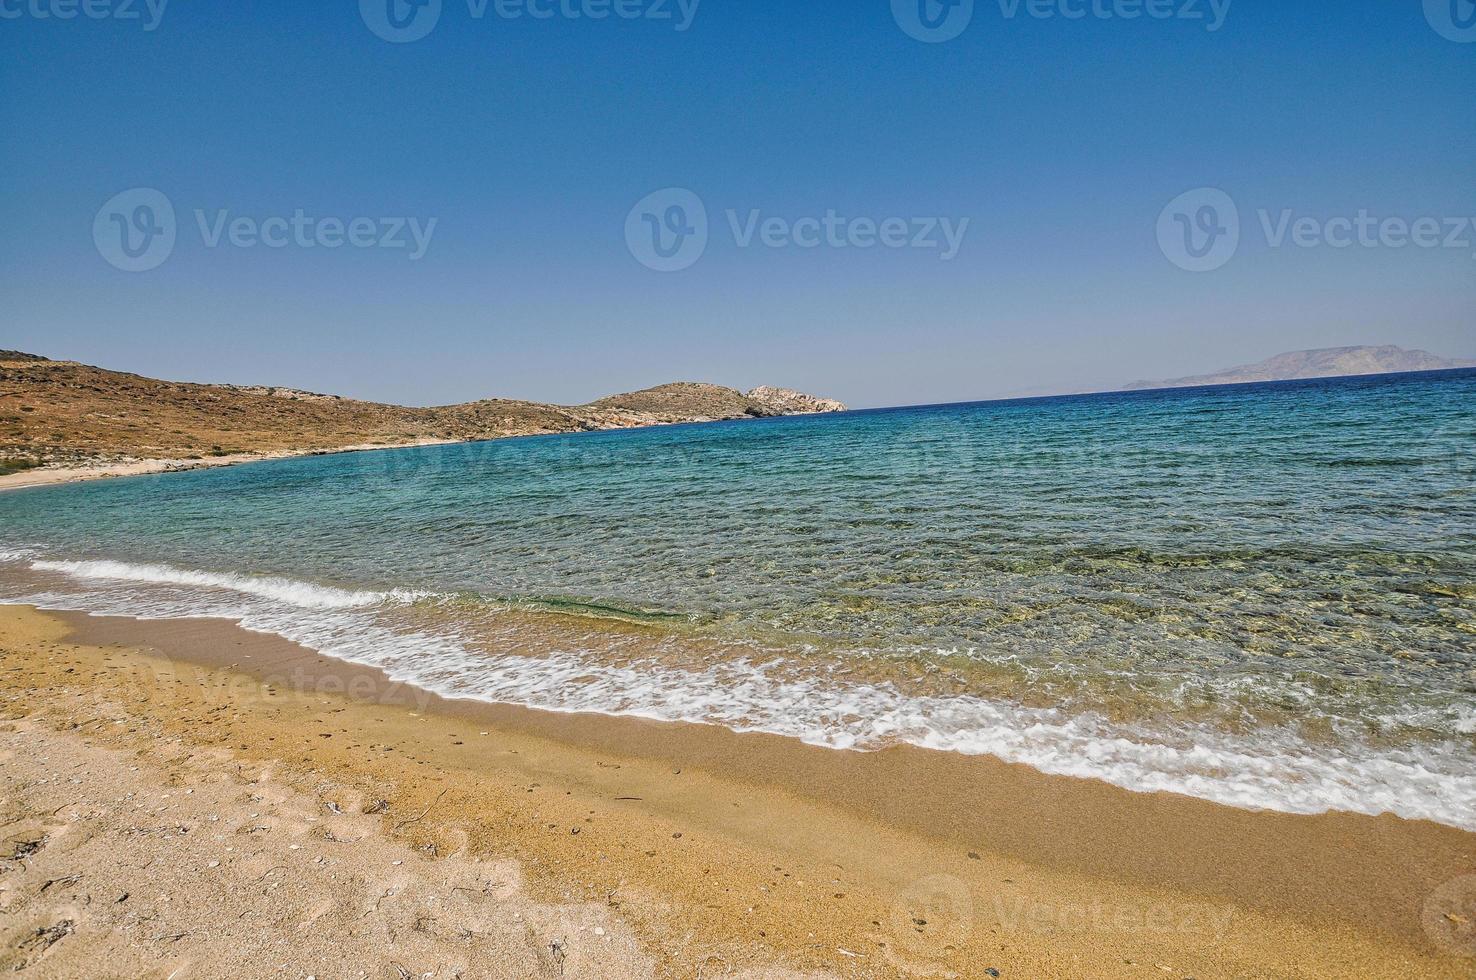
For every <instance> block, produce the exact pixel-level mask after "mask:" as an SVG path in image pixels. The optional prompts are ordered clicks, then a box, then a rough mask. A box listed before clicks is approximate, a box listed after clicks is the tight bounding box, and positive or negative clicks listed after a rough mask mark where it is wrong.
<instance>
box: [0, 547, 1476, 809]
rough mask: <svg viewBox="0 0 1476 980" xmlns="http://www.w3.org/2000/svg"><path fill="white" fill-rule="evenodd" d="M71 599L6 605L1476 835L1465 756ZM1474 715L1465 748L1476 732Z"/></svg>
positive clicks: (151, 577)
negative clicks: (234, 632) (167, 623)
mask: <svg viewBox="0 0 1476 980" xmlns="http://www.w3.org/2000/svg"><path fill="white" fill-rule="evenodd" d="M31 567H32V568H33V569H35V570H37V571H43V572H50V573H59V574H61V575H63V576H65V579H64V580H63V582H62V583H61V585H62V587H60V588H50V587H44V586H43V588H42V589H41V590H39V591H38V590H35V589H30V590H22V591H21V592H19V593H17V592H15V590H14V588H13V587H12V588H11V589H9V590H7V592H6V594H5V595H4V597H3V598H4V601H10V602H27V603H31V604H35V605H39V606H43V607H48V608H69V609H81V610H85V611H88V612H93V613H97V614H102V615H126V616H135V617H141V618H189V617H197V616H220V617H226V618H231V619H236V620H239V621H240V622H241V625H242V626H244V627H246V628H247V629H251V630H255V631H258V632H263V633H272V634H276V635H280V636H282V637H285V638H287V639H289V640H292V641H294V642H296V643H300V644H302V645H304V646H307V647H310V648H313V649H315V650H319V651H321V652H322V653H324V654H327V655H329V656H333V657H337V658H339V659H342V660H346V661H351V662H354V663H359V664H364V665H368V666H372V667H376V668H378V669H380V670H382V671H384V672H385V673H386V674H387V675H388V676H389V677H390V678H391V679H392V680H395V681H399V682H403V683H407V684H411V685H414V686H417V687H420V688H423V689H425V690H428V691H431V692H434V693H436V694H439V695H443V696H446V697H454V698H472V699H478V700H483V701H495V702H507V703H514V704H522V705H527V706H530V707H535V708H542V709H545V710H553V711H569V712H576V711H577V712H599V713H604V714H613V715H630V716H638V717H643V718H651V719H657V720H663V721H685V722H699V723H708V724H717V725H723V726H725V727H728V728H731V729H733V730H736V731H757V732H768V733H771V734H776V735H784V736H789V737H792V738H796V739H800V740H802V741H804V742H807V743H811V744H815V745H822V746H828V747H832V748H849V749H874V748H879V747H882V746H885V745H889V744H896V743H899V742H904V743H911V744H914V745H918V746H923V747H926V748H932V749H939V750H945V751H952V752H959V753H963V754H970V755H986V754H987V755H992V756H995V757H998V758H1000V759H1003V760H1005V761H1008V762H1018V763H1024V764H1027V765H1030V766H1033V767H1034V768H1036V769H1039V770H1041V771H1043V772H1047V773H1053V774H1059V775H1069V776H1080V777H1086V778H1092V779H1098V780H1102V781H1105V782H1108V783H1112V784H1114V785H1117V786H1121V787H1124V788H1127V789H1131V790H1138V791H1145V792H1151V791H1159V790H1162V791H1169V792H1175V793H1182V794H1187V795H1190V796H1196V797H1201V798H1203V799H1207V800H1213V801H1215V802H1218V803H1223V804H1228V805H1231V806H1237V807H1244V808H1251V809H1273V810H1281V811H1287V812H1293V813H1320V812H1325V811H1327V810H1347V811H1353V812H1359V813H1369V814H1377V813H1382V812H1385V811H1387V812H1392V813H1395V814H1398V815H1399V816H1403V817H1407V818H1411V819H1429V820H1434V821H1438V822H1441V823H1445V824H1449V825H1451V826H1455V827H1462V828H1465V829H1469V830H1476V754H1473V752H1472V746H1471V745H1470V740H1469V739H1465V740H1462V739H1460V738H1454V739H1452V740H1450V741H1447V742H1439V743H1433V744H1427V745H1424V746H1422V747H1420V748H1418V749H1405V750H1397V751H1396V750H1390V749H1379V748H1374V747H1372V746H1368V745H1364V744H1361V743H1356V742H1350V743H1347V744H1344V745H1342V746H1341V747H1339V748H1333V747H1330V746H1326V745H1313V744H1311V743H1309V742H1307V741H1305V740H1304V739H1302V738H1300V737H1299V736H1297V735H1296V734H1295V733H1293V732H1291V731H1269V730H1268V731H1262V732H1259V733H1256V734H1254V735H1231V734H1227V733H1225V732H1221V731H1216V730H1212V729H1208V728H1198V727H1194V726H1191V725H1188V724H1183V723H1177V722H1174V721H1172V720H1165V721H1164V722H1163V723H1162V724H1161V725H1160V726H1158V727H1155V728H1153V729H1151V730H1150V729H1148V728H1146V727H1142V726H1138V727H1129V726H1123V725H1118V724H1113V723H1111V722H1109V721H1107V720H1106V719H1104V718H1102V717H1099V716H1097V715H1094V714H1091V713H1076V714H1073V713H1068V712H1065V711H1061V710H1057V709H1042V708H1030V707H1025V706H1021V705H1017V704H1010V703H1004V702H998V701H990V700H986V699H983V698H978V697H972V696H957V697H926V698H920V697H909V696H905V695H904V694H902V693H901V692H899V691H898V690H897V689H895V688H894V687H892V686H890V685H887V684H859V683H854V682H844V681H838V680H836V679H834V678H832V677H829V676H826V675H824V674H816V675H812V676H808V677H795V676H784V672H782V671H776V670H775V669H774V667H772V666H760V665H757V664H755V663H752V662H748V661H743V660H736V661H727V662H722V663H717V664H713V665H711V666H709V667H706V668H704V669H684V670H683V669H673V668H671V667H669V666H665V665H661V664H657V663H655V662H643V663H634V664H626V665H619V666H617V665H610V664H601V663H598V662H596V661H594V660H593V659H592V658H591V657H589V656H586V655H584V654H583V653H582V652H581V651H578V650H565V651H559V652H555V653H553V654H552V655H549V656H541V657H528V656H520V655H511V654H504V655H496V654H492V655H489V654H488V653H487V652H486V651H485V650H484V649H475V648H473V647H472V646H471V644H470V643H469V642H468V641H467V640H466V639H465V637H463V636H462V635H461V634H460V633H459V631H458V630H457V629H456V627H455V626H454V625H451V626H446V627H438V628H437V629H436V630H434V631H432V630H424V629H420V630H412V629H408V628H406V627H404V626H399V627H398V628H397V627H396V625H395V622H394V620H395V617H394V616H393V612H394V610H393V608H391V607H388V606H386V604H387V603H396V602H399V601H403V600H405V599H410V598H414V597H416V596H418V595H422V594H421V593H411V592H362V591H348V590H342V589H337V588H332V587H329V586H323V585H317V584H313V583H307V582H298V581H294V580H291V579H284V578H261V577H255V576H247V575H239V574H222V573H214V572H203V571H189V570H181V569H176V568H169V567H167V566H158V565H129V564H126V563H121V562H107V561H85V562H70V561H39V560H38V561H33V562H32V564H31ZM1473 723H1476V717H1473V716H1472V715H1471V714H1469V713H1468V714H1466V715H1465V716H1464V717H1463V718H1461V719H1460V720H1459V721H1458V722H1457V728H1458V730H1462V731H1468V730H1469V729H1470V728H1472V727H1476V724H1473Z"/></svg>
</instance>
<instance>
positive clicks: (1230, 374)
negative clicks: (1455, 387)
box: [1125, 346, 1476, 391]
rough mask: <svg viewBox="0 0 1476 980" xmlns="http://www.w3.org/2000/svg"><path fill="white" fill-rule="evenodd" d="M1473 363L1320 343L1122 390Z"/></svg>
mask: <svg viewBox="0 0 1476 980" xmlns="http://www.w3.org/2000/svg"><path fill="white" fill-rule="evenodd" d="M1468 367H1476V361H1461V360H1451V359H1450V358H1446V357H1440V356H1438V355H1435V354H1431V353H1430V352H1429V351H1423V350H1406V349H1404V348H1403V347H1392V346H1385V347H1324V348H1322V349H1320V350H1299V351H1292V352H1291V353H1288V354H1277V355H1276V356H1275V357H1272V358H1268V359H1267V360H1264V361H1259V362H1257V363H1255V364H1245V365H1242V366H1240V367H1233V368H1227V369H1225V370H1223V371H1217V372H1215V373H1214V374H1196V375H1191V376H1190V377H1187V378H1170V379H1169V380H1167V381H1134V382H1133V383H1132V384H1130V385H1127V386H1126V389H1125V390H1128V391H1136V390H1138V389H1142V388H1199V387H1203V386H1205V385H1239V384H1254V383H1255V382H1258V381H1294V380H1296V379H1298V378H1341V377H1348V376H1350V375H1357V374H1398V373H1400V372H1404V371H1444V370H1448V369H1450V368H1468Z"/></svg>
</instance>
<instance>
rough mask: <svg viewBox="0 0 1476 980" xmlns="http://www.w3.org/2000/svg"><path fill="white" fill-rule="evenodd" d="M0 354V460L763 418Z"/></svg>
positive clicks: (659, 393) (724, 408)
mask: <svg viewBox="0 0 1476 980" xmlns="http://www.w3.org/2000/svg"><path fill="white" fill-rule="evenodd" d="M17 353H18V352H13V351H6V352H0V459H5V458H9V459H31V460H35V461H36V462H40V463H43V464H61V463H68V464H75V463H88V462H96V461H103V460H118V459H145V458H148V459H197V458H208V457H211V456H221V455H228V454H233V453H272V452H311V451H321V450H331V449H341V448H345V447H350V446H365V445H384V446H394V445H408V444H412V443H416V442H425V441H430V440H472V439H492V438H498V437H501V436H510V435H532V434H541V433H557V432H578V431H584V430H592V429H612V428H624V427H630V426H638V425H653V424H659V423H666V422H687V421H702V420H711V419H728V418H743V417H747V416H752V415H761V414H771V412H769V411H766V410H764V409H762V408H759V407H757V406H756V405H755V403H753V402H752V401H750V400H749V399H748V398H747V397H746V396H744V395H742V394H740V393H739V392H737V391H735V390H733V389H731V388H723V387H720V386H717V385H704V384H693V383H679V384H674V385H663V386H661V387H659V388H651V389H647V390H646V391H641V392H634V393H631V394H628V395H614V396H611V397H609V398H603V399H600V400H599V401H597V402H594V403H592V404H589V405H583V406H576V407H563V406H559V405H543V404H539V403H536V402H525V401H512V400H507V399H488V400H485V401H477V402H468V403H466V404H462V405H449V406H445V407H441V408H406V407H403V406H398V405H382V404H378V403H376V402H364V401H356V400H354V399H350V398H341V397H338V396H336V395H319V394H314V393H312V392H304V391H297V390H294V389H288V388H272V387H243V386H235V385H208V384H191V383H186V382H174V381H159V380H156V379H154V378H146V377H142V376H140V375H136V374H125V373H122V372H119V371H109V370H106V369H104V368H97V367H91V366H89V365H85V364H78V363H76V362H72V361H48V360H44V359H35V358H32V357H31V356H29V355H20V356H19V357H17V356H16V355H17Z"/></svg>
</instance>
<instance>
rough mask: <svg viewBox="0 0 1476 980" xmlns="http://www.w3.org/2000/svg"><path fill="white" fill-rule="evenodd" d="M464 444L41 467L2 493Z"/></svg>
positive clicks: (3, 479) (11, 477)
mask: <svg viewBox="0 0 1476 980" xmlns="http://www.w3.org/2000/svg"><path fill="white" fill-rule="evenodd" d="M461 441H462V440H459V439H420V440H416V441H415V442H407V443H402V444H398V445H384V446H382V445H371V444H368V443H365V444H363V445H355V446H340V447H337V448H333V449H299V450H283V451H279V452H265V453H228V454H226V455H224V456H211V457H206V458H202V459H130V460H120V461H116V462H111V463H96V464H92V465H88V466H38V467H36V468H35V469H30V470H21V471H19V472H16V473H8V474H5V475H0V491H5V490H22V489H27V488H31V487H49V486H58V485H61V484H65V483H85V482H88V481H91V480H108V479H114V478H117V477H124V476H150V475H154V474H158V473H187V472H189V471H191V470H208V469H215V468H217V467H222V466H239V465H240V464H242V463H261V462H266V461H268V460H274V459H301V458H303V457H307V456H336V455H338V454H340V453H368V452H375V451H377V450H381V449H417V448H420V447H422V446H447V445H451V444H453V443H458V442H461Z"/></svg>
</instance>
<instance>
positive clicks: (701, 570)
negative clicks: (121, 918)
mask: <svg viewBox="0 0 1476 980" xmlns="http://www.w3.org/2000/svg"><path fill="white" fill-rule="evenodd" d="M1473 396H1476V371H1459V372H1441V373H1438V374H1426V375H1401V376H1386V377H1380V378H1361V379H1338V380H1330V381H1313V382H1292V383H1283V384H1275V385H1253V386H1238V387H1234V388H1214V389H1195V390H1181V391H1169V392H1138V393H1130V394H1117V395H1100V396H1082V397H1073V398H1057V399H1034V400H1028V401H1017V402H993V403H980V404H973V405H957V406H942V407H930V408H914V409H898V410H887V411H877V412H855V413H848V414H845V415H840V416H822V417H812V418H791V419H774V420H762V421H750V422H740V423H719V424H713V425H693V426H676V427H668V428H658V429H647V430H638V431H622V432H610V433H588V434H581V435H577V436H551V437H538V438H528V439H514V440H504V441H500V442H492V443H481V444H469V445H457V446H443V447H426V448H420V449H405V450H394V451H386V452H376V453H364V454H352V455H342V456H328V457H314V458H307V459H299V460H287V461H277V462H271V463H261V464H251V465H247V466H241V467H234V468H229V469H217V470H201V471H196V472H192V473H185V474H171V475H167V476H158V477H141V478H132V479H126V480H115V481H105V482H100V483H92V484H83V485H73V486H65V487H53V488H44V489H38V490H32V491H18V492H14V493H6V494H0V599H4V600H6V601H23V600H24V601H35V602H39V603H41V604H43V605H51V606H56V607H65V608H77V609H86V610H91V611H96V612H111V613H128V614H133V615H148V616H169V617H175V616H191V615H225V616H231V617H235V618H240V619H242V620H243V622H244V623H245V625H247V626H248V627H250V628H253V629H258V630H264V631H270V632H274V633H279V634H281V635H284V636H287V637H289V638H291V639H294V640H297V641H298V642H302V643H306V644H307V645H309V646H313V647H315V648H317V649H320V650H323V651H324V652H327V653H330V654H333V655H336V656H340V657H343V658H345V659H351V660H355V661H360V662H364V663H370V664H374V665H376V666H380V667H383V668H385V669H386V670H388V671H389V672H390V673H391V674H392V675H394V676H396V677H397V678H399V679H404V680H410V681H413V682H415V683H418V684H421V685H424V686H426V687H428V688H432V689H434V690H436V691H438V692H440V693H445V694H452V695H458V696H464V697H479V698H484V699H489V700H500V701H511V702H517V703H524V704H530V705H533V706H537V707H544V708H552V709H556V710H597V711H607V712H618V713H628V714H636V715H642V716H646V717H653V718H667V719H681V720H689V721H706V722H713V723H718V724H723V725H727V726H728V727H731V728H735V729H740V730H762V731H770V732H776V733H780V734H787V735H792V736H795V737H799V738H803V739H806V740H807V741H811V742H817V743H821V744H827V745H834V746H837V747H857V748H875V747H880V746H883V745H886V744H890V743H893V742H898V741H906V742H912V743H915V744H919V745H926V746H932V747H936V748H940V749H949V750H953V751H960V752H988V753H992V754H995V755H998V756H1000V757H1002V758H1005V759H1009V760H1012V761H1021V762H1027V763H1030V764H1032V765H1035V766H1037V767H1039V768H1041V769H1044V770H1046V771H1049V772H1059V773H1071V774H1076V775H1086V776H1093V777H1096V778H1101V779H1106V780H1109V781H1112V782H1114V783H1117V784H1119V785H1123V786H1127V787H1129V788H1134V789H1172V790H1176V791H1179V792H1185V793H1190V794H1193V795H1197V796H1202V797H1206V798H1209V799H1215V800H1219V801H1221V802H1226V803H1231V804H1235V805H1241V806H1259V807H1273V808H1277V809H1284V810H1292V811H1298V812H1314V811H1319V810H1323V809H1328V808H1338V809H1349V810H1358V811H1364V812H1380V811H1382V810H1386V809H1388V810H1392V811H1394V812H1397V813H1401V814H1403V815H1406V816H1411V817H1427V818H1431V819H1435V820H1439V821H1442V822H1445V823H1449V824H1453V825H1456V826H1463V827H1468V828H1472V829H1476V489H1473V485H1476V453H1473V450H1476V397H1473Z"/></svg>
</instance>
